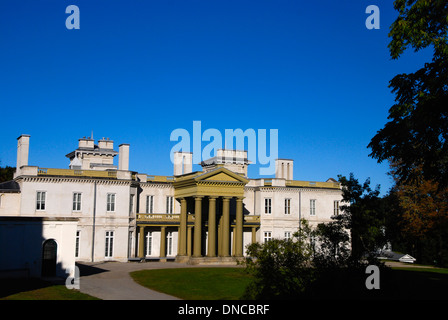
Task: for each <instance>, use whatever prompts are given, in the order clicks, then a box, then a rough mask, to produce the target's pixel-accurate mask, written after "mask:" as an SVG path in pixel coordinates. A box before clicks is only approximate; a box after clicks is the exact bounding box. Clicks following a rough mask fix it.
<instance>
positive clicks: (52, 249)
mask: <svg viewBox="0 0 448 320" xmlns="http://www.w3.org/2000/svg"><path fill="white" fill-rule="evenodd" d="M57 252H58V244H57V243H56V241H55V240H54V239H49V240H46V241H45V242H44V244H43V246H42V276H43V277H53V276H55V275H56V257H57Z"/></svg>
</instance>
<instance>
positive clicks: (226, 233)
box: [221, 197, 230, 257]
mask: <svg viewBox="0 0 448 320" xmlns="http://www.w3.org/2000/svg"><path fill="white" fill-rule="evenodd" d="M229 202H230V197H223V198H222V215H223V219H222V220H223V223H222V224H223V225H222V228H221V233H222V256H223V257H228V256H230V238H229V237H230V213H229Z"/></svg>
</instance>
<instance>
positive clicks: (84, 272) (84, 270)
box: [76, 262, 109, 277]
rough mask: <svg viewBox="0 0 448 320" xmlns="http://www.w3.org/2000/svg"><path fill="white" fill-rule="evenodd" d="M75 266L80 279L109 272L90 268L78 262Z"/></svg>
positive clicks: (93, 267)
mask: <svg viewBox="0 0 448 320" xmlns="http://www.w3.org/2000/svg"><path fill="white" fill-rule="evenodd" d="M76 266H77V267H78V268H79V275H80V276H81V277H88V276H91V275H94V274H98V273H103V272H109V270H106V269H101V268H99V267H97V266H90V265H88V264H83V263H80V262H77V263H76Z"/></svg>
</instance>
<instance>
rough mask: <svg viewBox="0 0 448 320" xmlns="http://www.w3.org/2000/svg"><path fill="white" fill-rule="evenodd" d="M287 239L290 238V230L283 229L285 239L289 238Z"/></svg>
mask: <svg viewBox="0 0 448 320" xmlns="http://www.w3.org/2000/svg"><path fill="white" fill-rule="evenodd" d="M289 239H291V232H290V231H285V240H289Z"/></svg>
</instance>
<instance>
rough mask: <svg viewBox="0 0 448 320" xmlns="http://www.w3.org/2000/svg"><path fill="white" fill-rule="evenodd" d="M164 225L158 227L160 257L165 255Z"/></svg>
mask: <svg viewBox="0 0 448 320" xmlns="http://www.w3.org/2000/svg"><path fill="white" fill-rule="evenodd" d="M165 252H166V227H160V258H165V257H166V254H165Z"/></svg>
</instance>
